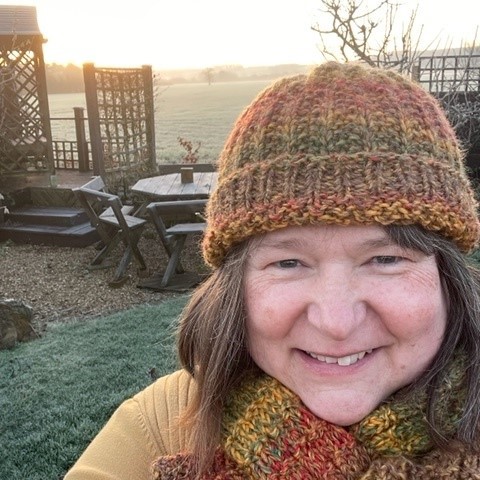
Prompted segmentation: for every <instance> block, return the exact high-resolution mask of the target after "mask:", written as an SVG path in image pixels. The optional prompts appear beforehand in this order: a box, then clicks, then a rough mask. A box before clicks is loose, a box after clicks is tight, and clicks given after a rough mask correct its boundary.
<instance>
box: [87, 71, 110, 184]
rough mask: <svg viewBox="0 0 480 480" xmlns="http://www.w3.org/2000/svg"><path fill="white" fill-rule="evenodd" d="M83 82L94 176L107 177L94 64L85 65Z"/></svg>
mask: <svg viewBox="0 0 480 480" xmlns="http://www.w3.org/2000/svg"><path fill="white" fill-rule="evenodd" d="M83 81H84V83H85V98H86V101H87V116H88V130H89V132H90V145H91V149H92V162H93V174H94V175H100V176H102V177H105V162H104V158H103V145H102V138H101V132H100V118H99V115H98V98H97V83H96V81H95V66H94V64H93V63H84V64H83Z"/></svg>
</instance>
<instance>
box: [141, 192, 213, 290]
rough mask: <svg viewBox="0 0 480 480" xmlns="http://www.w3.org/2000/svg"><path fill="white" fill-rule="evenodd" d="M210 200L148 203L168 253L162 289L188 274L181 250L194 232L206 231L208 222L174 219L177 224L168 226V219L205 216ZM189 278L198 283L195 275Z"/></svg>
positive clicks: (201, 217) (161, 282) (149, 212)
mask: <svg viewBox="0 0 480 480" xmlns="http://www.w3.org/2000/svg"><path fill="white" fill-rule="evenodd" d="M206 203H207V200H206V199H203V200H178V201H172V202H152V203H150V204H149V205H148V206H147V212H148V214H149V216H150V218H151V220H152V223H153V225H154V226H155V229H156V231H157V233H158V235H159V237H160V241H161V242H162V245H163V247H164V248H165V251H166V252H167V254H168V264H167V267H166V269H165V272H164V273H163V275H162V278H161V280H160V284H159V285H158V287H159V288H160V289H162V288H166V287H168V286H169V285H170V284H171V282H172V279H173V277H174V275H176V276H177V279H176V280H179V281H180V283H181V278H178V276H180V277H181V275H182V274H185V273H186V272H185V270H184V268H183V266H182V263H181V253H182V250H183V248H184V246H185V242H186V240H187V238H188V237H189V236H190V235H194V234H199V233H200V234H201V233H203V232H204V231H205V226H206V224H205V222H204V221H203V222H202V221H199V222H194V221H191V222H179V223H174V222H173V224H171V225H170V226H168V227H167V224H168V223H167V222H166V218H170V219H172V218H185V216H189V217H190V218H192V219H194V218H195V217H197V218H200V219H203V212H204V210H205V205H206ZM185 277H187V276H185ZM189 278H192V281H193V282H195V276H193V277H191V276H190V277H189ZM189 283H191V281H189ZM197 283H198V281H197Z"/></svg>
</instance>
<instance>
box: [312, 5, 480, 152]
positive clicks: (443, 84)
mask: <svg viewBox="0 0 480 480" xmlns="http://www.w3.org/2000/svg"><path fill="white" fill-rule="evenodd" d="M319 3H320V6H321V8H320V19H321V21H319V22H317V23H315V24H314V25H313V26H312V30H314V31H315V32H317V33H318V34H319V37H320V45H319V48H320V52H321V54H322V55H323V57H324V58H325V59H326V60H329V59H335V60H343V61H347V62H348V61H362V62H364V63H366V64H368V65H370V66H377V67H383V68H391V69H394V70H396V71H398V72H400V73H403V74H406V75H409V76H411V77H413V78H414V79H415V80H417V81H419V82H420V83H423V84H424V86H425V87H426V88H427V89H428V90H429V91H430V92H431V93H433V94H434V95H436V96H437V97H438V99H439V100H440V102H441V103H442V105H443V107H444V109H445V111H446V113H447V115H448V117H449V119H450V121H451V122H452V124H453V126H454V128H455V130H456V131H457V133H458V134H459V137H460V138H461V140H462V142H463V144H464V147H465V148H466V149H469V148H471V147H472V146H475V145H478V147H480V128H479V127H480V93H479V91H480V55H479V53H480V52H479V51H478V48H477V47H476V38H477V32H476V33H475V37H474V40H473V43H471V44H470V45H468V44H463V43H462V45H460V47H459V48H455V49H453V48H452V45H451V43H450V44H449V45H445V46H443V47H442V48H440V45H439V40H438V38H434V39H433V40H432V41H431V42H430V43H429V44H428V45H427V46H426V47H425V48H424V49H422V48H420V44H421V37H422V33H423V26H420V28H419V29H418V30H416V25H415V22H416V20H417V8H415V9H413V10H411V11H410V12H409V15H408V16H407V20H406V21H405V22H403V23H402V22H400V21H399V15H398V14H399V9H400V7H401V4H400V3H398V2H396V1H395V0H377V1H376V3H372V2H369V4H368V5H367V4H366V2H365V1H364V0H319ZM404 18H405V17H404ZM449 62H450V63H452V62H453V63H454V66H453V67H452V65H449ZM445 72H447V74H446V76H445ZM448 72H450V73H448ZM452 72H455V73H452ZM425 73H426V74H427V77H428V81H425V80H424V78H423V76H424V75H425ZM449 75H450V77H451V76H453V77H454V80H452V79H451V78H450V77H449ZM432 79H433V82H432ZM472 85H474V88H473V89H472V88H471V86H472Z"/></svg>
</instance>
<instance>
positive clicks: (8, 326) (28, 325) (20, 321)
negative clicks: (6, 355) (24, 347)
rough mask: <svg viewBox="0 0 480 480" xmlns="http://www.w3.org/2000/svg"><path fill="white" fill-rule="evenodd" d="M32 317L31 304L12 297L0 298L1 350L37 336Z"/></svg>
mask: <svg viewBox="0 0 480 480" xmlns="http://www.w3.org/2000/svg"><path fill="white" fill-rule="evenodd" d="M32 318H33V309H32V307H30V305H27V304H26V303H24V302H22V301H20V300H13V299H11V298H7V299H0V350H5V349H7V348H13V347H14V346H15V345H16V344H17V343H18V342H24V341H27V340H31V339H32V338H35V337H37V336H38V335H37V333H36V332H35V330H34V328H33V326H32Z"/></svg>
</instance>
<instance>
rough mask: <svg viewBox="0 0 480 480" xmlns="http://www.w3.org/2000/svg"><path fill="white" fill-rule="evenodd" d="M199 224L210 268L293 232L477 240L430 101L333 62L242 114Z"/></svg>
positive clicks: (390, 80) (290, 81) (392, 77)
mask: <svg viewBox="0 0 480 480" xmlns="http://www.w3.org/2000/svg"><path fill="white" fill-rule="evenodd" d="M207 218H208V221H207V231H206V233H205V237H204V243H203V252H204V257H205V260H206V261H207V263H209V264H210V265H211V266H213V267H218V266H219V265H220V264H221V263H222V260H223V258H224V256H225V255H226V253H227V252H228V251H229V250H230V248H231V247H232V246H234V245H235V244H238V243H239V242H241V241H243V240H245V239H246V238H248V237H250V236H252V235H256V234H259V233H264V232H269V231H272V230H276V229H279V228H282V227H286V226H289V225H308V224H314V223H319V222H324V223H336V224H342V225H348V224H353V223H357V224H358V223H360V224H372V223H379V224H381V225H389V224H392V223H397V224H419V225H421V226H423V227H424V228H426V229H427V230H433V231H436V232H439V233H440V234H442V235H443V236H445V237H447V238H450V239H452V240H453V241H454V242H456V244H457V245H458V247H459V248H460V249H461V250H462V251H464V252H468V251H469V250H471V249H473V248H474V247H475V246H476V244H477V241H478V239H479V234H480V225H479V221H478V218H477V212H476V202H475V199H474V194H473V190H472V188H471V185H470V182H469V180H468V177H467V175H466V173H465V168H464V164H463V154H462V152H461V150H460V148H459V145H458V142H457V139H456V137H455V134H454V132H453V129H452V127H451V126H450V124H449V123H448V121H447V119H446V117H445V115H444V113H443V112H442V110H441V108H440V106H439V104H438V102H437V101H436V100H435V99H434V98H433V97H432V96H431V95H430V94H428V93H427V92H425V91H424V90H423V89H422V88H421V87H420V86H418V85H416V84H415V83H413V82H411V81H410V80H408V79H406V78H404V77H402V76H400V75H399V74H396V73H393V72H390V71H384V70H380V69H373V68H367V67H362V66H360V65H358V64H345V65H342V64H338V63H334V62H329V63H326V64H323V65H321V66H319V67H317V68H316V69H314V70H313V71H312V72H311V74H310V75H308V76H305V75H299V76H295V77H291V78H285V79H282V80H279V81H277V82H275V83H274V84H273V85H271V86H270V87H268V88H267V89H265V90H264V91H263V92H261V93H260V94H259V95H258V96H257V98H256V99H255V100H254V101H253V102H252V103H251V104H250V106H249V107H248V108H247V109H246V110H245V111H244V112H243V113H242V114H241V115H240V117H239V118H238V120H237V122H236V124H235V126H234V128H233V130H232V132H231V134H230V137H229V138H228V140H227V142H226V144H225V147H224V149H223V151H222V153H221V155H220V159H219V181H218V185H217V189H216V191H215V192H214V193H213V195H212V197H211V199H210V201H209V204H208V208H207Z"/></svg>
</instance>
